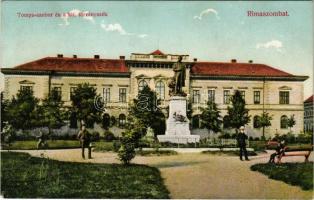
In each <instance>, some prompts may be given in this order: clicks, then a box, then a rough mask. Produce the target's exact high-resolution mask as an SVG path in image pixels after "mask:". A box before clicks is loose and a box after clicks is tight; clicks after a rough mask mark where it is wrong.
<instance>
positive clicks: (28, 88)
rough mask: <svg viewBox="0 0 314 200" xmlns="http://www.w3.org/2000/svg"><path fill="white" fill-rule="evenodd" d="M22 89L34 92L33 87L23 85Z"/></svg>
mask: <svg viewBox="0 0 314 200" xmlns="http://www.w3.org/2000/svg"><path fill="white" fill-rule="evenodd" d="M20 89H21V90H30V91H32V90H33V86H30V85H21V87H20Z"/></svg>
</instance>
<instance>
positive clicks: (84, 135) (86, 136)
mask: <svg viewBox="0 0 314 200" xmlns="http://www.w3.org/2000/svg"><path fill="white" fill-rule="evenodd" d="M77 137H78V139H79V140H80V143H81V147H82V158H83V159H85V148H88V159H91V158H92V149H91V145H90V144H91V135H90V133H89V132H88V131H87V130H86V128H85V125H84V124H83V125H82V127H81V130H80V132H79V133H78V136H77Z"/></svg>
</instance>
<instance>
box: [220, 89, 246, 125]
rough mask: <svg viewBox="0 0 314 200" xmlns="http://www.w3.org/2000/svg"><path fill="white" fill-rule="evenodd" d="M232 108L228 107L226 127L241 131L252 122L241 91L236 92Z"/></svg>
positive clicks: (232, 100) (232, 98)
mask: <svg viewBox="0 0 314 200" xmlns="http://www.w3.org/2000/svg"><path fill="white" fill-rule="evenodd" d="M231 103H232V106H231V107H230V106H228V114H227V115H226V121H227V124H226V126H229V127H231V128H235V129H239V128H240V127H241V126H244V125H246V124H248V123H249V122H250V117H251V116H250V115H249V110H248V109H246V108H245V100H244V99H243V98H242V96H241V93H240V91H238V90H236V91H235V93H234V95H233V96H232V97H231Z"/></svg>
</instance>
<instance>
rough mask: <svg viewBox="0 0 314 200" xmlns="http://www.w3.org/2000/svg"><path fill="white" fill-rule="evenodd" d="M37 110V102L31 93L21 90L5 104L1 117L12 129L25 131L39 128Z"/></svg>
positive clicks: (30, 91)
mask: <svg viewBox="0 0 314 200" xmlns="http://www.w3.org/2000/svg"><path fill="white" fill-rule="evenodd" d="M39 110H40V109H39V100H38V99H37V98H35V97H34V94H33V91H32V90H30V89H23V90H19V91H18V93H17V94H16V97H13V98H12V100H9V101H8V102H7V103H6V106H5V109H4V113H2V114H3V115H2V117H4V121H7V122H8V123H9V124H11V125H12V126H13V128H14V129H22V130H27V129H31V128H35V127H39V126H40V115H38V111H39Z"/></svg>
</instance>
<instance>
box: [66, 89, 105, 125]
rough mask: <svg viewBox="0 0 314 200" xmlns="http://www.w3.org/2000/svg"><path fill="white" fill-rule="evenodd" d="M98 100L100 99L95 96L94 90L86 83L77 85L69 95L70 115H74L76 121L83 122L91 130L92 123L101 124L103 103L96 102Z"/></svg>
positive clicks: (97, 95) (98, 96)
mask: <svg viewBox="0 0 314 200" xmlns="http://www.w3.org/2000/svg"><path fill="white" fill-rule="evenodd" d="M99 99H101V97H100V95H99V94H97V92H96V88H94V87H92V86H91V85H89V84H88V83H84V84H79V85H78V86H77V88H76V89H75V90H74V92H73V94H72V95H71V100H72V110H71V112H72V115H73V116H74V115H75V118H76V119H78V120H80V121H84V122H85V123H86V127H88V128H92V127H93V126H94V123H99V122H101V118H102V117H101V116H102V113H103V110H102V108H103V102H101V101H96V100H99ZM95 102H96V103H97V105H96V103H95ZM73 113H74V114H73Z"/></svg>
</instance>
